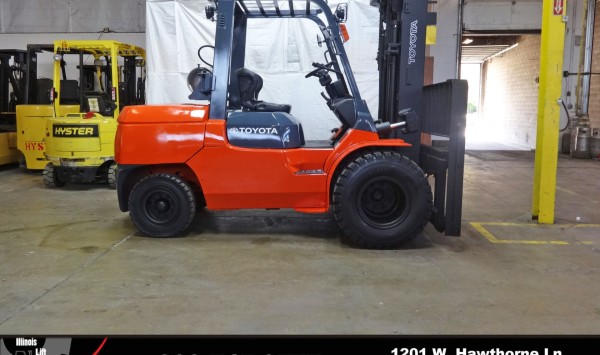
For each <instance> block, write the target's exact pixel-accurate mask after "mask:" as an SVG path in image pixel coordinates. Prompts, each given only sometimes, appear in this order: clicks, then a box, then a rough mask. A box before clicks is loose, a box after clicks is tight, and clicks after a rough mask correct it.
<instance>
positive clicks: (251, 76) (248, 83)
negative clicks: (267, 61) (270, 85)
mask: <svg viewBox="0 0 600 355" xmlns="http://www.w3.org/2000/svg"><path fill="white" fill-rule="evenodd" d="M236 74H237V78H238V85H239V87H240V98H241V101H242V109H243V110H244V111H254V112H285V113H290V111H291V109H292V106H291V105H286V104H274V103H271V102H264V101H260V100H258V93H259V92H260V90H261V89H262V86H263V80H262V78H261V77H260V75H258V74H256V73H255V72H253V71H252V70H249V69H246V68H239V69H238V70H237V73H236Z"/></svg>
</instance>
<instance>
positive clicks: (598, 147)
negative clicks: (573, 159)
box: [590, 128, 600, 160]
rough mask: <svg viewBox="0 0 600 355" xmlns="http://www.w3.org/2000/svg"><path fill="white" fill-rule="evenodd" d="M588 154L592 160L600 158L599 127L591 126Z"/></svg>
mask: <svg viewBox="0 0 600 355" xmlns="http://www.w3.org/2000/svg"><path fill="white" fill-rule="evenodd" d="M590 155H591V156H592V159H594V160H600V128H592V137H590Z"/></svg>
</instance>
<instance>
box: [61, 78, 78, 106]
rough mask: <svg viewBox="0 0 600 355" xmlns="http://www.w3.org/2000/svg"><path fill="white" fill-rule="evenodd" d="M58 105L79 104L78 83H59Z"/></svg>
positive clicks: (68, 81)
mask: <svg viewBox="0 0 600 355" xmlns="http://www.w3.org/2000/svg"><path fill="white" fill-rule="evenodd" d="M60 103H61V104H63V105H74V104H78V103H79V83H78V82H77V80H61V81H60Z"/></svg>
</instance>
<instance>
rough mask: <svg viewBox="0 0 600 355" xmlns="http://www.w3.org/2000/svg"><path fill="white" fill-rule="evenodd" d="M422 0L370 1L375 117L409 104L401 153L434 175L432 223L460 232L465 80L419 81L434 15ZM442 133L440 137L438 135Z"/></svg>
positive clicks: (387, 116) (390, 116) (393, 114)
mask: <svg viewBox="0 0 600 355" xmlns="http://www.w3.org/2000/svg"><path fill="white" fill-rule="evenodd" d="M429 3H430V2H429V1H425V0H371V5H372V6H378V7H379V14H380V21H379V49H378V53H377V64H378V68H379V93H380V95H379V118H380V119H381V120H382V121H389V120H391V121H396V120H397V119H398V116H399V115H400V114H401V112H402V111H403V110H405V109H407V108H411V109H413V110H414V111H415V112H416V113H417V115H418V116H419V118H420V120H419V121H420V122H419V129H417V130H416V131H415V132H412V133H405V134H402V135H401V136H400V137H398V135H399V134H401V133H400V131H398V130H396V131H392V135H394V138H395V137H398V138H402V139H404V140H405V141H407V142H409V143H410V144H411V145H412V146H411V147H409V148H407V150H406V151H405V152H404V154H406V155H407V156H408V157H409V158H410V159H412V160H414V161H415V162H418V163H419V165H420V167H421V169H423V171H424V172H425V173H426V174H428V175H431V176H433V177H434V178H435V187H434V208H433V214H432V216H431V219H430V221H431V223H432V224H433V225H434V226H435V228H436V229H437V230H438V231H440V232H445V234H446V235H451V236H459V235H460V230H461V218H462V189H463V174H464V155H465V134H464V133H465V127H466V113H467V82H466V81H465V80H448V81H446V82H445V83H439V84H434V85H427V86H424V85H423V84H424V73H425V70H424V69H425V48H426V41H425V36H426V30H427V26H429V25H435V23H436V14H435V13H432V12H428V6H429V5H430V4H429ZM440 138H441V139H440Z"/></svg>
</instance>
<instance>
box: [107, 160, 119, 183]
mask: <svg viewBox="0 0 600 355" xmlns="http://www.w3.org/2000/svg"><path fill="white" fill-rule="evenodd" d="M106 180H108V187H110V188H111V189H116V188H117V163H111V164H110V166H109V167H108V172H107V174H106Z"/></svg>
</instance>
